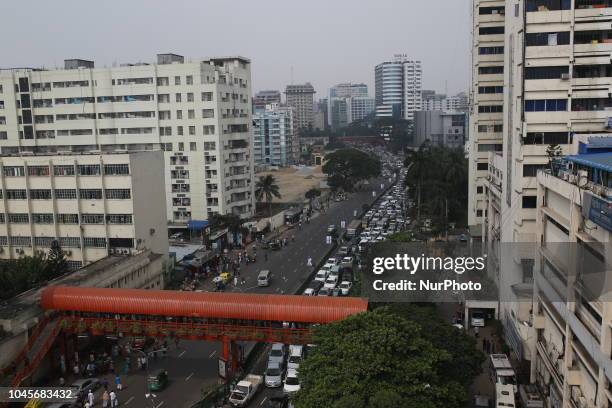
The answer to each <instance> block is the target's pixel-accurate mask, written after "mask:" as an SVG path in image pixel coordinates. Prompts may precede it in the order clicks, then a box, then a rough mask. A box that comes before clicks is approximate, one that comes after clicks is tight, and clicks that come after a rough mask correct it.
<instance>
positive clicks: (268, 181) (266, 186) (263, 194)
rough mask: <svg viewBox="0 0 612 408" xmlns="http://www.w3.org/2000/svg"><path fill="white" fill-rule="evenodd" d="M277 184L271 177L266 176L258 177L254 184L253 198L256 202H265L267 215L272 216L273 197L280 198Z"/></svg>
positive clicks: (269, 175)
mask: <svg viewBox="0 0 612 408" xmlns="http://www.w3.org/2000/svg"><path fill="white" fill-rule="evenodd" d="M278 190H279V189H278V184H276V179H275V178H274V176H273V175H271V174H268V175H267V176H260V177H259V180H257V183H255V198H256V199H257V201H259V202H262V201H264V199H265V201H266V202H267V203H268V215H269V216H271V215H272V200H273V199H274V197H276V198H281V194H280V192H279V191H278Z"/></svg>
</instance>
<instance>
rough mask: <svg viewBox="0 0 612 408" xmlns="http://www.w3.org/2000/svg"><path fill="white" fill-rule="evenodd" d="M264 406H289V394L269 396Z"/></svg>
mask: <svg viewBox="0 0 612 408" xmlns="http://www.w3.org/2000/svg"><path fill="white" fill-rule="evenodd" d="M264 408H289V396H288V395H286V394H282V395H273V396H271V397H270V398H268V400H267V402H266V405H264Z"/></svg>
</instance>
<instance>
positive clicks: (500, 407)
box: [495, 384, 516, 408]
mask: <svg viewBox="0 0 612 408" xmlns="http://www.w3.org/2000/svg"><path fill="white" fill-rule="evenodd" d="M513 407H516V401H515V400H514V387H513V386H512V384H507V385H504V384H495V408H513Z"/></svg>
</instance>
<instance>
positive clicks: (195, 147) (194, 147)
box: [189, 142, 198, 152]
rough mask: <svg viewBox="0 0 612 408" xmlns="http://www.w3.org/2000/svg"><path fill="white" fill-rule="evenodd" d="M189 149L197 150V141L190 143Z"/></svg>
mask: <svg viewBox="0 0 612 408" xmlns="http://www.w3.org/2000/svg"><path fill="white" fill-rule="evenodd" d="M189 150H190V151H192V152H195V151H196V150H198V148H197V144H196V142H190V143H189Z"/></svg>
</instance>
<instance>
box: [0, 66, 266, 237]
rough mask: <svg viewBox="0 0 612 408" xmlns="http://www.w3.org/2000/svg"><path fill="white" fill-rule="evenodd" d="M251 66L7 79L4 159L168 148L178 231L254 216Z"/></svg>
mask: <svg viewBox="0 0 612 408" xmlns="http://www.w3.org/2000/svg"><path fill="white" fill-rule="evenodd" d="M250 84H251V78H250V62H249V60H248V59H245V58H242V57H228V58H219V59H215V58H213V59H210V60H203V61H198V62H189V63H185V62H184V59H183V57H181V56H178V55H174V54H162V55H159V56H158V63H157V64H126V65H122V66H118V67H112V68H94V67H93V62H91V61H81V60H68V61H66V67H65V69H62V70H39V69H13V70H3V71H1V72H0V106H1V107H2V108H3V109H2V110H0V149H1V152H2V153H3V154H16V153H22V154H24V153H36V154H39V153H56V152H82V153H91V152H100V151H101V152H109V151H117V150H119V151H124V150H128V151H133V150H155V149H160V148H161V149H162V150H164V160H165V163H166V174H165V176H166V177H165V180H166V182H165V187H164V188H165V192H166V200H167V212H168V214H167V215H168V221H169V222H170V224H171V226H176V227H186V225H187V222H188V221H189V220H204V219H207V218H208V217H209V216H210V215H211V214H212V213H221V214H227V213H233V214H237V215H240V216H242V217H248V216H250V215H252V214H253V211H254V208H255V203H254V196H253V187H254V184H253V182H252V180H253V158H252V154H251V145H250V131H251V129H250V126H251V109H250V108H251V103H250V96H251V91H250Z"/></svg>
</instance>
